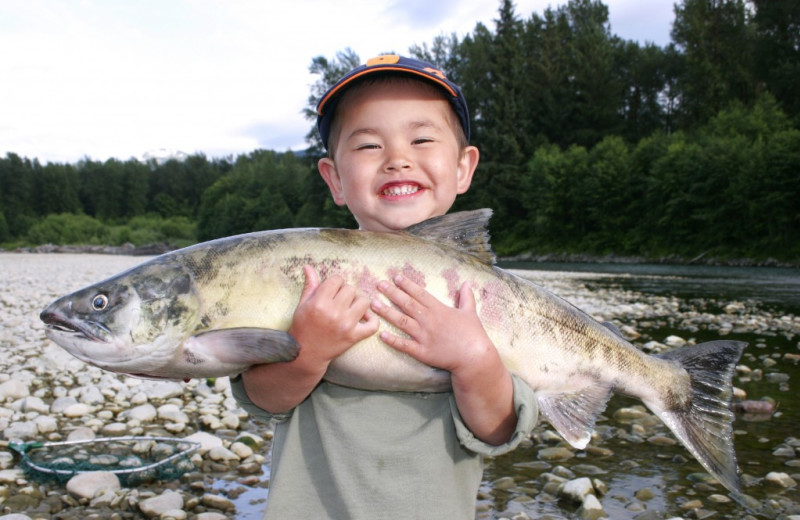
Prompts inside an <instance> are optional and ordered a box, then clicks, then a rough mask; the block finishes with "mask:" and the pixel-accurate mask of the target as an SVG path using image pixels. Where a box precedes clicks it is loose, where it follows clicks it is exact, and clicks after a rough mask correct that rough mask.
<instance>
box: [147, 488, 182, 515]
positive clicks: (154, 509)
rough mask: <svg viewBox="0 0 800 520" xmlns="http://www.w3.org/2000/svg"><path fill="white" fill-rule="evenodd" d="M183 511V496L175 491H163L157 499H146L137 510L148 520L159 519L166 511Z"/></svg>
mask: <svg viewBox="0 0 800 520" xmlns="http://www.w3.org/2000/svg"><path fill="white" fill-rule="evenodd" d="M174 509H183V496H181V494H180V493H176V492H175V491H165V492H163V493H162V494H160V495H158V496H157V497H153V498H148V499H147V500H143V501H142V502H141V503H140V504H139V510H140V511H141V512H142V513H144V514H145V515H146V516H147V517H149V518H159V517H160V516H161V515H162V514H164V513H166V512H167V511H171V510H174Z"/></svg>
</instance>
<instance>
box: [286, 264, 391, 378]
mask: <svg viewBox="0 0 800 520" xmlns="http://www.w3.org/2000/svg"><path fill="white" fill-rule="evenodd" d="M303 273H304V274H305V277H306V280H305V284H304V285H303V292H302V293H301V294H300V301H299V303H298V304H297V308H296V309H295V311H294V317H293V319H292V325H291V326H290V327H289V331H288V332H289V334H291V335H292V337H294V338H295V340H296V341H297V342H298V343H299V344H300V346H301V355H303V354H305V356H306V361H315V362H318V363H320V364H325V365H327V363H330V362H331V361H332V360H333V359H334V358H336V357H337V356H339V355H340V354H342V353H343V352H344V351H346V350H347V349H348V348H350V347H352V346H353V345H355V344H356V343H358V342H359V341H361V340H362V339H365V338H367V337H369V336H371V335H372V334H375V332H376V331H377V330H378V324H379V320H378V317H377V316H376V315H375V314H374V313H373V312H371V311H370V309H369V299H368V298H367V297H366V296H363V295H359V294H358V293H357V292H356V289H355V288H354V287H352V286H351V285H348V284H346V283H345V281H344V279H342V277H341V276H336V275H334V276H331V277H330V278H327V279H326V280H324V281H323V282H322V283H320V281H319V275H318V274H317V272H316V271H315V270H314V268H313V267H311V266H308V265H307V266H305V267H304V268H303ZM306 347H308V348H306Z"/></svg>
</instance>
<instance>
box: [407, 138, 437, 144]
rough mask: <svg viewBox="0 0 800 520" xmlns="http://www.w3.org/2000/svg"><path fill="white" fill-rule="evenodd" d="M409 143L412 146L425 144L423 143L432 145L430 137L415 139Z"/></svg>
mask: <svg viewBox="0 0 800 520" xmlns="http://www.w3.org/2000/svg"><path fill="white" fill-rule="evenodd" d="M411 142H412V143H413V144H425V143H432V142H433V139H431V138H430V137H417V138H416V139H414V140H413V141H411Z"/></svg>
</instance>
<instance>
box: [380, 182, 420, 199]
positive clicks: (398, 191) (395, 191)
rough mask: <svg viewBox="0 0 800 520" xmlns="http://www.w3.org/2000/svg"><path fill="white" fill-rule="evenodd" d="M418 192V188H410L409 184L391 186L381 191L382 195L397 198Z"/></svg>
mask: <svg viewBox="0 0 800 520" xmlns="http://www.w3.org/2000/svg"><path fill="white" fill-rule="evenodd" d="M418 191H419V186H412V185H410V184H404V185H402V186H392V187H390V188H387V189H385V190H383V194H384V195H386V196H389V197H397V196H400V195H411V194H412V193H416V192H418Z"/></svg>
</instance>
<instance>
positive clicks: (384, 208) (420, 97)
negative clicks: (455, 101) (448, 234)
mask: <svg viewBox="0 0 800 520" xmlns="http://www.w3.org/2000/svg"><path fill="white" fill-rule="evenodd" d="M353 88H354V89H355V88H357V89H358V91H355V92H351V93H350V92H349V93H348V94H349V95H346V96H345V97H344V98H343V99H342V100H341V101H340V103H339V106H338V112H337V118H338V121H337V128H338V138H336V139H335V142H336V144H335V149H334V150H333V152H334V153H333V157H334V159H330V158H325V159H321V160H320V161H319V171H320V173H321V174H322V177H323V178H324V179H325V182H326V183H327V184H328V187H329V188H330V190H331V194H332V195H333V199H334V201H335V202H336V203H337V204H339V205H347V207H348V209H349V210H350V211H351V213H353V216H354V217H355V219H356V221H357V222H358V224H359V226H360V227H361V229H365V230H370V231H392V230H400V229H403V228H406V227H408V226H410V225H412V224H416V223H418V222H422V221H423V220H425V219H428V218H430V217H434V216H438V215H443V214H445V213H446V212H447V211H448V210H449V209H450V206H452V204H453V201H454V200H455V198H456V195H458V194H460V193H464V192H465V191H467V189H468V188H469V185H470V183H471V182H472V174H473V173H474V171H475V167H476V166H477V164H478V155H479V154H478V149H477V148H475V147H474V146H468V147H466V148H464V149H463V150H460V149H459V144H458V141H457V139H456V134H455V132H454V130H453V125H454V124H455V125H458V120H457V118H456V117H455V114H454V113H453V112H452V109H451V107H450V105H449V103H448V102H447V101H446V100H445V99H443V98H442V97H441V96H440V95H438V94H437V92H436V91H435V90H434V87H431V86H428V85H425V84H421V83H420V82H418V81H403V82H389V83H382V84H380V83H379V84H376V85H369V86H363V87H362V86H356V87H353ZM332 140H333V139H332Z"/></svg>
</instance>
